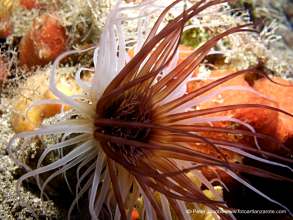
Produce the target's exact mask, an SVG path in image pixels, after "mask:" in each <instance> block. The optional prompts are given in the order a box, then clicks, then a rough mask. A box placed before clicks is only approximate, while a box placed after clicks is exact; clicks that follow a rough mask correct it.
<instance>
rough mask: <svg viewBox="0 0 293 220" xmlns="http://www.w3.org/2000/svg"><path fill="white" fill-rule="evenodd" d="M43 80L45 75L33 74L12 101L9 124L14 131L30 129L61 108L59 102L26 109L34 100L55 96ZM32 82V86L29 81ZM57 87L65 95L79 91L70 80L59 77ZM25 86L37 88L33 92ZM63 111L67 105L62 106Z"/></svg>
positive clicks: (36, 126) (67, 108)
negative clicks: (12, 109) (12, 106)
mask: <svg viewBox="0 0 293 220" xmlns="http://www.w3.org/2000/svg"><path fill="white" fill-rule="evenodd" d="M44 80H45V81H47V79H46V76H45V75H43V76H41V75H35V76H32V77H30V78H28V80H27V82H26V83H25V84H24V85H23V88H24V89H22V90H21V91H20V92H19V93H20V94H21V95H20V96H18V97H17V98H16V99H15V101H14V111H13V113H12V116H11V125H12V128H13V130H14V131H15V132H23V131H31V130H34V129H36V128H38V127H39V126H40V125H41V123H42V121H43V120H44V119H46V118H50V117H53V116H54V115H56V114H58V113H60V112H61V110H62V106H61V104H44V105H37V106H34V107H32V108H31V109H30V110H29V111H27V109H28V108H29V107H30V105H32V104H33V102H34V101H36V100H41V99H56V97H55V96H54V95H53V94H52V92H51V91H50V90H49V88H48V85H47V84H45V86H44ZM31 82H34V83H33V84H35V85H33V86H30V83H31ZM57 86H58V88H59V89H60V90H61V91H62V92H64V93H65V94H66V95H69V96H70V95H73V94H77V93H79V89H78V88H77V86H76V85H75V84H74V83H72V80H68V79H67V80H64V79H62V78H61V79H59V81H58V85H57ZM25 88H38V89H37V91H35V92H32V91H30V92H28V89H25ZM28 93H29V94H28ZM63 109H64V111H68V110H69V109H70V107H69V106H66V105H65V106H64V108H63Z"/></svg>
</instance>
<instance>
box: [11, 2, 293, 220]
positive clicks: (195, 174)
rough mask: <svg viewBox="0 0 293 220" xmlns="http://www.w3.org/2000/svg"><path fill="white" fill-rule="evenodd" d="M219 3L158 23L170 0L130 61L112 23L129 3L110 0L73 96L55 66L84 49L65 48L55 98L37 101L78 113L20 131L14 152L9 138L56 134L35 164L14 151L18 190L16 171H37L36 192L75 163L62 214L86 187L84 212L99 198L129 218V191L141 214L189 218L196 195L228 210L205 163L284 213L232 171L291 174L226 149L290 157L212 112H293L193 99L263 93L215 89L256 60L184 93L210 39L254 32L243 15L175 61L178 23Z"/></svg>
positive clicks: (114, 214)
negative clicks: (243, 140)
mask: <svg viewBox="0 0 293 220" xmlns="http://www.w3.org/2000/svg"><path fill="white" fill-rule="evenodd" d="M152 2H154V1H146V2H143V3H141V4H139V5H137V6H135V7H136V9H140V10H145V8H146V7H147V6H149V5H148V4H150V5H151V4H152ZM225 2H229V0H210V1H205V0H201V1H198V2H197V3H195V4H194V5H192V6H191V7H189V8H185V9H184V10H183V12H182V13H181V14H179V15H178V16H177V17H175V18H174V19H173V20H172V21H171V22H169V23H168V24H167V25H165V26H163V27H162V25H163V24H162V21H163V20H164V18H165V16H166V14H167V13H168V12H169V10H171V9H172V8H173V7H176V6H177V5H178V4H181V3H182V0H177V1H174V2H173V3H172V4H171V5H170V6H168V7H167V8H166V9H165V10H164V11H163V12H162V14H161V15H160V16H159V18H158V19H157V22H156V23H155V24H154V26H153V28H152V30H151V31H150V33H149V35H148V37H147V38H146V40H145V41H144V43H143V45H142V47H141V48H140V50H138V52H137V53H136V54H135V56H134V57H133V58H131V59H130V61H129V62H128V55H127V50H126V49H125V48H126V46H125V39H124V36H123V34H122V33H121V32H120V31H119V30H121V23H122V22H121V17H120V13H121V12H122V11H125V10H132V9H131V8H125V7H121V6H120V4H119V3H118V4H117V5H116V6H115V7H114V9H113V11H112V12H111V13H110V15H109V17H108V19H107V21H106V25H105V30H104V32H103V34H102V36H101V40H100V43H99V47H97V48H89V49H87V50H94V53H93V61H94V68H93V69H92V68H90V69H89V70H90V71H94V76H93V79H92V82H91V83H88V82H84V81H83V80H82V79H81V78H80V73H81V71H83V70H87V68H82V69H80V70H79V71H78V72H77V74H76V81H77V83H78V85H80V87H81V88H82V89H83V90H84V94H83V95H81V96H74V97H68V96H66V95H65V94H63V93H62V92H61V91H59V90H58V89H57V87H56V84H55V78H56V69H57V66H58V64H59V62H60V61H61V60H62V59H63V58H64V57H66V56H69V55H71V54H74V53H82V52H84V51H69V52H66V53H64V54H63V55H61V56H60V57H59V58H57V60H56V61H55V62H54V64H53V67H52V72H51V76H50V89H51V91H52V92H53V93H54V95H55V96H56V97H58V100H56V101H54V102H53V103H52V101H48V102H46V101H42V102H38V103H36V104H44V103H47V104H56V103H61V104H67V105H70V106H71V107H72V109H73V114H74V115H75V116H76V115H77V116H78V117H74V118H75V119H72V118H69V119H68V118H67V119H64V120H63V121H62V120H61V121H60V122H58V123H56V124H53V125H49V126H46V127H41V128H39V129H38V130H36V131H32V132H25V133H19V134H16V135H15V136H14V138H12V140H11V141H10V143H9V148H8V150H9V153H10V155H11V157H12V158H14V157H13V153H12V146H13V143H14V142H15V140H16V139H18V138H30V137H34V136H37V135H55V134H63V138H62V140H61V141H60V142H59V143H56V144H55V145H51V146H49V147H48V148H46V149H45V151H44V152H43V154H42V155H41V157H40V159H39V162H38V165H37V168H36V169H33V170H31V169H30V168H29V167H28V166H27V165H25V164H22V163H20V162H19V161H17V160H16V159H15V158H14V159H15V161H16V162H17V163H18V164H19V165H22V166H24V167H25V168H26V169H27V170H28V172H27V173H26V174H25V175H23V176H22V177H21V178H20V179H19V180H18V184H17V187H18V190H19V187H20V185H21V184H22V182H23V181H24V180H26V179H28V178H30V177H36V180H37V184H38V186H39V187H40V190H41V194H44V192H45V189H46V185H47V184H48V183H49V182H50V181H51V180H52V179H53V178H55V177H56V176H57V175H60V174H63V173H65V172H66V171H67V170H69V169H71V168H73V167H75V168H76V176H77V184H76V186H75V190H73V191H74V192H75V199H74V201H73V203H72V205H71V207H70V210H69V212H68V218H70V215H71V212H72V210H73V209H74V207H75V206H76V205H77V204H78V200H79V199H80V198H81V197H82V196H83V195H84V194H85V193H87V192H88V194H89V213H90V215H91V218H92V219H98V218H99V216H101V210H102V207H103V206H106V207H107V210H108V212H109V215H110V216H111V218H113V219H118V218H121V219H129V218H130V216H131V212H132V210H133V209H134V208H135V207H137V201H138V200H142V201H143V208H142V209H141V210H140V213H139V215H140V217H141V218H142V219H171V218H172V216H173V217H174V218H178V219H191V215H189V214H188V213H187V212H186V210H187V207H192V208H196V207H198V204H204V205H205V206H206V207H208V208H209V209H212V210H215V211H217V210H218V211H219V210H223V209H224V210H229V209H230V208H228V206H227V204H226V203H225V201H224V200H223V198H221V196H220V195H219V193H217V191H216V190H215V189H214V186H213V184H212V183H211V182H210V180H209V179H208V177H207V176H206V175H205V173H204V171H203V169H206V168H207V169H210V170H212V171H213V172H215V173H216V174H217V176H218V182H220V183H222V181H221V179H220V178H221V175H220V174H221V173H223V172H224V173H226V174H227V175H229V176H231V177H232V178H234V179H235V180H237V181H239V182H240V183H241V184H243V185H244V186H246V187H248V188H249V189H251V190H253V191H254V192H255V193H257V194H259V195H260V196H262V197H264V198H265V199H267V200H269V201H270V202H272V203H275V204H277V205H279V206H281V207H282V208H284V209H286V210H287V211H288V212H289V213H290V214H291V212H290V210H289V209H288V208H287V207H285V206H284V205H282V204H281V203H279V202H278V201H276V200H274V199H273V198H270V197H269V196H267V195H265V194H264V193H262V192H261V191H260V190H259V189H256V188H255V187H254V186H252V185H250V184H249V183H248V182H247V181H245V180H244V179H243V178H241V176H240V174H241V173H248V174H251V175H255V176H260V177H264V178H272V179H278V180H286V181H289V182H292V179H291V178H289V177H286V176H280V175H278V174H275V173H271V172H269V171H266V170H263V169H260V168H257V167H252V166H249V165H245V164H239V163H237V162H235V161H233V160H231V158H229V157H228V156H227V154H228V155H229V154H232V155H236V156H240V157H243V158H250V159H252V160H255V161H258V162H260V163H264V164H268V165H271V166H277V167H281V168H284V169H287V170H290V172H292V168H291V167H289V166H288V165H287V164H291V163H292V160H291V159H289V158H284V157H281V156H278V155H275V154H273V153H270V152H267V151H264V150H263V149H262V148H261V146H259V144H258V140H259V139H266V140H270V141H271V142H275V143H276V144H278V145H280V146H282V147H283V148H286V147H285V146H283V145H282V144H281V143H278V141H276V140H274V139H273V138H271V137H269V136H267V135H264V134H259V133H257V132H256V131H255V130H254V128H253V127H252V126H250V125H249V124H247V123H245V122H242V121H240V120H238V119H234V118H231V117H228V116H217V117H216V116H214V115H213V114H214V113H220V112H226V111H228V110H233V109H242V108H253V109H256V108H257V109H269V110H271V111H276V112H280V113H282V114H286V115H288V117H293V115H292V114H290V113H288V112H285V111H283V110H281V109H279V108H275V107H270V106H266V105H261V104H246V103H243V104H237V105H226V106H220V107H213V108H208V109H201V110H197V109H196V108H195V107H196V106H197V105H200V104H201V103H202V102H205V101H208V100H210V99H211V98H212V97H213V96H215V95H217V94H219V93H221V92H223V91H225V90H239V91H243V92H251V93H255V94H257V95H260V96H262V95H261V94H259V93H257V92H256V91H254V90H252V89H251V88H246V87H241V86H237V87H226V88H224V89H223V88H219V89H217V87H218V86H219V85H222V84H223V83H225V82H227V81H229V80H231V79H233V78H235V77H237V76H239V75H244V74H255V73H258V74H262V71H261V70H260V68H259V67H257V66H256V67H252V68H249V69H246V70H241V71H237V72H235V73H232V74H230V75H227V76H225V77H223V78H221V79H218V80H215V81H214V82H211V83H209V84H207V85H205V86H203V87H201V88H199V89H197V90H195V91H193V92H190V93H186V91H187V90H186V85H187V82H188V81H190V79H191V78H192V72H193V71H194V70H195V69H196V68H197V67H198V66H199V64H200V63H201V62H202V61H203V60H204V58H205V57H206V56H207V55H208V53H209V51H210V50H211V49H212V48H213V47H214V46H215V45H216V44H217V42H218V41H220V40H221V39H222V38H224V37H226V36H228V35H230V34H233V33H237V32H243V31H251V32H254V30H253V29H252V28H251V27H252V24H246V25H242V26H237V27H234V28H231V29H229V30H227V31H225V32H223V33H221V34H219V35H217V36H215V37H213V38H211V39H210V40H208V41H207V42H206V43H204V44H203V45H202V46H200V47H199V48H198V49H196V50H194V51H193V52H192V53H191V54H190V55H189V56H188V57H187V58H186V59H185V60H184V61H183V62H181V63H177V60H176V59H177V57H178V46H179V42H180V38H181V34H182V32H183V29H184V26H185V24H186V23H187V22H188V21H189V20H190V19H191V18H192V17H194V16H196V15H198V14H199V13H200V12H202V11H203V10H205V9H206V8H208V7H211V6H213V5H217V4H220V3H225ZM170 66H171V67H172V68H170ZM215 89H217V90H216V92H215ZM215 122H233V123H236V124H239V125H241V126H242V127H243V129H232V128H223V127H217V126H215V125H213V123H215ZM207 133H215V134H217V133H224V134H232V135H234V134H236V135H242V136H247V137H251V138H253V139H254V140H255V148H252V147H249V146H246V145H245V144H240V143H238V142H233V141H228V140H223V139H217V136H216V135H215V137H211V136H210V135H207ZM72 134H74V135H72ZM65 149H66V152H67V151H68V153H66V154H64V155H63V153H62V154H61V155H63V156H62V157H60V159H58V160H56V161H55V162H52V163H51V164H48V165H43V163H42V162H43V160H44V158H45V157H46V156H47V155H48V154H49V153H50V152H51V151H58V150H61V151H62V152H63V150H65ZM67 149H69V150H67ZM274 159H275V160H274ZM280 161H281V162H282V161H283V162H282V163H281V162H280ZM49 171H51V173H50V176H49V177H48V178H47V179H45V180H42V179H41V178H40V176H39V175H40V174H42V173H46V172H49ZM52 171H53V172H52ZM81 172H82V173H81ZM196 182H199V183H200V184H198V183H196ZM202 186H204V187H205V188H207V189H209V190H210V191H211V192H212V194H213V195H214V196H213V197H214V198H213V199H211V198H208V197H207V196H206V195H205V194H204V193H203V191H202ZM214 217H215V218H218V217H220V218H222V219H232V218H233V216H232V215H231V214H225V213H224V212H217V214H214Z"/></svg>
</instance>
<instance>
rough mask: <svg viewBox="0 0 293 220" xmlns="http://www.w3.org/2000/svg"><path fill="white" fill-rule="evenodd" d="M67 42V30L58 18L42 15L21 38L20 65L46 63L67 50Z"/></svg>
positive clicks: (29, 65)
mask: <svg viewBox="0 0 293 220" xmlns="http://www.w3.org/2000/svg"><path fill="white" fill-rule="evenodd" d="M66 43H67V35H66V30H65V28H64V27H63V26H62V25H61V24H60V22H59V21H58V18H57V17H55V16H52V15H48V14H45V15H42V16H41V17H39V18H36V19H35V20H34V22H33V25H32V28H31V30H30V31H29V32H28V33H27V34H26V35H25V36H24V37H23V38H22V40H21V43H20V48H19V62H20V65H23V66H27V67H32V66H35V65H45V64H47V63H49V62H50V61H53V60H54V59H55V58H56V57H57V56H58V55H59V54H61V53H62V52H63V51H65V50H66V46H67V44H66Z"/></svg>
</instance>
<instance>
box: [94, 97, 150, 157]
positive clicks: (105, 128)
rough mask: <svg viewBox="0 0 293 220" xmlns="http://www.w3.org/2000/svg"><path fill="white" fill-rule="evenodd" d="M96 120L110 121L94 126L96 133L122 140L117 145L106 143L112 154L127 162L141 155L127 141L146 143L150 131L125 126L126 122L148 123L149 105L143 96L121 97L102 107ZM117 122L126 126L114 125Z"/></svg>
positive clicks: (139, 150)
mask: <svg viewBox="0 0 293 220" xmlns="http://www.w3.org/2000/svg"><path fill="white" fill-rule="evenodd" d="M97 108H98V107H97ZM98 119H110V120H108V121H109V123H108V124H103V125H99V124H96V132H99V133H102V134H106V135H110V136H113V137H120V138H122V139H121V142H119V143H117V142H113V141H107V145H108V147H109V148H110V150H111V151H112V152H113V153H115V154H117V153H118V154H120V155H121V156H123V157H124V158H126V159H127V160H128V161H134V160H136V159H137V158H138V157H140V156H141V155H143V151H142V150H141V149H140V148H138V147H136V146H134V145H133V144H130V143H129V140H135V141H139V142H148V139H149V136H150V132H151V129H149V128H142V127H139V126H138V127H132V126H127V122H140V123H149V122H150V121H151V113H150V107H149V103H148V102H147V101H146V99H145V97H144V96H142V95H139V94H128V95H121V96H120V97H118V98H116V99H115V100H113V101H109V102H108V103H107V104H106V106H104V107H103V110H102V111H100V113H99V116H98V118H97V121H98ZM117 121H121V122H124V123H125V122H126V126H125V124H124V125H123V126H119V125H116V124H115V123H114V122H117ZM111 122H112V123H111Z"/></svg>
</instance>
